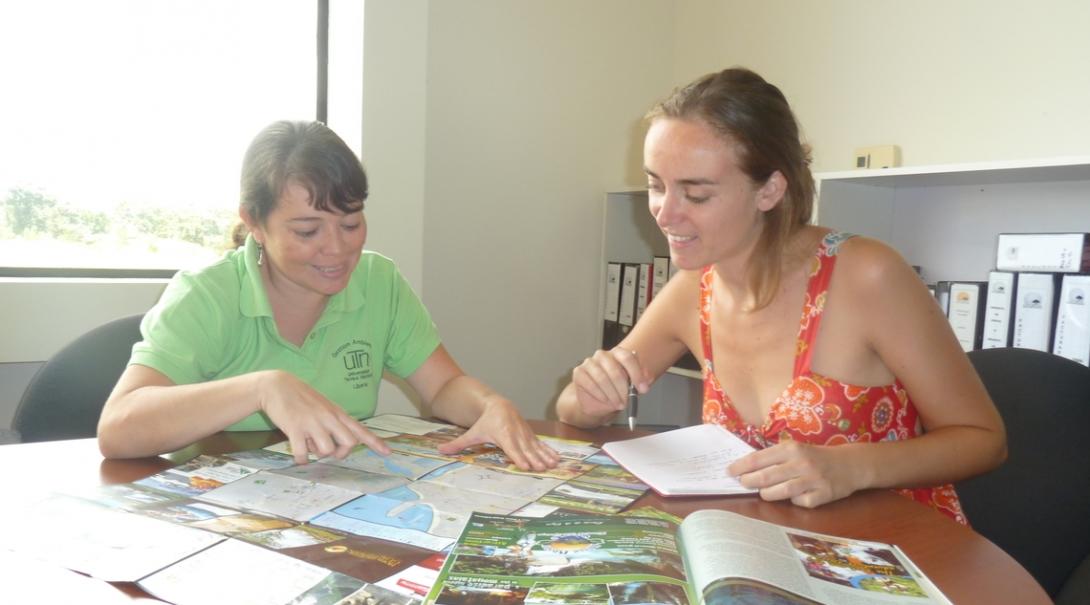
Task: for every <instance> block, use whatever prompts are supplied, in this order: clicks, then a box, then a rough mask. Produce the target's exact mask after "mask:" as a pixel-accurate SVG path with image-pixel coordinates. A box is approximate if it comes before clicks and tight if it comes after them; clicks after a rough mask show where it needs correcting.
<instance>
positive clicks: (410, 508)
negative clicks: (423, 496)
mask: <svg viewBox="0 0 1090 605" xmlns="http://www.w3.org/2000/svg"><path fill="white" fill-rule="evenodd" d="M396 489H398V490H400V489H405V488H396ZM413 496H414V497H413V498H411V500H416V499H418V496H416V495H415V494H413ZM333 512H336V513H339V514H341V515H344V516H346V517H352V518H353V519H360V520H363V521H370V522H371V523H378V524H380V525H389V526H391V527H402V528H405V529H415V530H419V531H424V532H426V531H427V530H428V529H430V528H431V523H432V516H433V515H432V510H431V507H430V506H426V505H422V504H408V503H406V502H403V501H401V500H395V499H393V498H384V497H382V496H377V495H374V494H368V495H366V496H363V497H362V498H356V499H355V500H352V501H351V502H349V503H347V504H342V505H341V506H338V507H337V508H335V509H333Z"/></svg>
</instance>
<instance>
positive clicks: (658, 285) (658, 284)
mask: <svg viewBox="0 0 1090 605" xmlns="http://www.w3.org/2000/svg"><path fill="white" fill-rule="evenodd" d="M651 264H652V265H653V267H654V270H653V271H652V273H653V275H652V276H651V277H652V281H651V300H654V299H655V297H656V296H658V294H659V291H660V290H662V287H663V286H665V285H666V280H668V279H670V257H669V256H656V257H654V259H653V260H652V262H651Z"/></svg>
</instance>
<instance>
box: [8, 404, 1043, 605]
mask: <svg viewBox="0 0 1090 605" xmlns="http://www.w3.org/2000/svg"><path fill="white" fill-rule="evenodd" d="M531 424H532V425H533V426H534V429H535V430H536V431H537V432H538V433H539V434H542V435H554V436H557V437H561V438H567V439H578V440H584V441H594V442H597V443H602V442H605V441H611V440H620V439H627V438H630V437H632V436H634V435H635V434H634V433H631V432H629V431H628V430H627V429H626V428H622V427H605V428H601V429H596V430H594V431H583V430H580V429H576V428H574V427H571V426H568V425H565V424H562V423H559V422H552V421H544V420H535V421H532V422H531ZM636 434H638V433H636ZM283 439H284V438H283V435H281V434H280V433H279V432H277V431H268V432H252V433H218V434H216V435H213V436H212V437H209V438H207V439H203V440H201V441H200V442H198V443H196V444H194V445H192V446H190V447H187V448H185V449H182V450H179V451H177V452H174V453H171V454H168V455H165V456H161V457H153V458H139V459H132V460H104V459H103V458H102V455H101V454H100V453H99V451H98V445H97V442H96V441H95V440H94V439H77V440H71V441H54V442H46V443H30V444H18V445H5V446H0V469H2V472H3V476H4V478H5V480H6V482H7V485H8V486H9V488H7V489H5V490H4V491H5V492H7V491H8V489H20V490H23V489H35V490H47V489H63V488H79V487H87V486H94V485H100V484H111V483H128V482H131V481H135V480H137V479H141V478H143V477H146V476H148V475H152V474H154V473H156V472H159V471H161V470H164V469H166V468H170V467H172V466H175V465H177V464H181V463H182V462H185V461H187V460H189V459H190V458H193V457H194V456H197V455H198V454H216V453H224V452H231V451H240V450H247V449H254V448H259V447H263V446H265V445H268V444H271V443H276V442H278V441H282V440H283ZM63 491H67V490H63ZM645 505H650V506H654V507H656V508H659V509H662V510H665V511H667V512H670V513H673V514H675V515H677V516H682V517H683V516H685V515H687V514H689V513H691V512H693V511H695V510H699V509H704V508H718V509H723V510H729V511H733V512H736V513H740V514H743V515H746V516H749V517H753V518H756V519H762V520H765V521H771V522H773V523H778V524H781V525H785V526H789V527H795V528H799V529H806V530H810V531H816V532H821V533H827V534H834V535H839V536H846V537H850V538H857V539H862V540H874V541H879V542H887V543H891V544H896V545H898V546H899V547H901V549H902V550H903V551H904V552H905V554H907V555H908V556H909V557H910V558H911V559H912V560H913V561H914V562H915V563H916V564H917V565H918V566H919V567H920V569H921V570H923V572H924V573H925V574H927V575H928V576H929V577H930V578H931V579H932V581H934V582H935V584H936V585H937V586H938V587H939V588H940V589H941V590H942V591H943V592H944V593H945V594H946V595H947V597H949V598H950V600H951V601H953V602H954V603H958V604H960V603H988V604H992V605H1002V604H1005V603H1010V604H1012V605H1014V604H1017V605H1033V604H1036V603H1040V604H1048V603H1051V600H1050V599H1049V598H1048V595H1046V594H1045V592H1044V590H1043V589H1042V588H1041V587H1040V586H1039V585H1038V584H1037V582H1036V581H1034V579H1033V577H1032V576H1030V574H1029V573H1028V572H1027V571H1026V570H1025V569H1023V568H1022V566H1020V565H1019V564H1018V563H1017V562H1016V561H1015V560H1014V559H1012V558H1011V557H1010V556H1009V555H1007V554H1006V553H1004V552H1003V551H1002V550H1000V549H999V548H998V547H997V546H995V545H994V544H992V543H991V542H989V541H988V540H987V539H985V538H984V537H982V536H980V535H979V534H977V533H976V532H974V531H972V530H971V529H970V528H967V527H964V526H962V525H959V524H958V523H955V522H954V521H952V520H950V519H949V518H947V517H945V516H944V515H942V514H940V513H938V512H936V511H934V510H932V509H930V508H928V507H926V506H922V505H920V504H918V503H916V502H913V501H911V500H909V499H907V498H904V497H902V496H899V495H897V494H895V493H893V492H891V491H888V490H875V491H868V492H861V493H857V494H854V495H852V496H850V497H848V498H845V499H844V500H841V501H838V502H833V503H831V504H826V505H824V506H821V507H819V508H816V509H806V508H802V507H799V506H794V505H792V504H790V503H783V502H764V501H762V500H761V499H760V498H758V497H756V496H729V497H706V496H705V497H669V498H664V497H661V496H659V495H657V494H655V493H653V492H650V491H649V492H648V493H647V494H645V495H644V496H643V497H642V498H640V499H639V500H637V501H636V502H635V503H634V504H633V506H645ZM971 521H972V519H970V522H971ZM115 589H116V590H117V592H118V594H120V595H122V596H123V597H125V598H127V599H133V600H137V601H139V600H143V599H147V600H148V601H151V602H154V599H150V598H149V597H147V596H146V595H145V594H144V593H143V592H142V591H141V590H140V589H139V588H137V587H136V586H134V585H116V586H115Z"/></svg>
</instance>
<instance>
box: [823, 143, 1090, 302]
mask: <svg viewBox="0 0 1090 605" xmlns="http://www.w3.org/2000/svg"><path fill="white" fill-rule="evenodd" d="M814 177H815V180H816V181H817V187H818V200H817V204H816V205H815V208H814V222H815V223H817V224H820V225H827V226H830V227H835V228H837V229H840V230H843V231H850V232H852V233H858V234H860V235H867V236H870V237H874V238H876V239H880V240H882V241H884V242H886V243H888V244H890V245H891V246H893V247H894V248H896V249H897V250H898V251H899V252H900V253H901V254H902V255H903V256H904V257H905V259H906V260H907V261H908V262H909V263H910V264H913V265H919V266H920V267H921V269H922V272H923V278H924V280H925V281H927V282H928V283H934V282H935V281H939V280H986V279H987V277H988V271H990V270H992V268H993V267H994V266H995V249H996V237H997V235H998V234H999V233H1003V232H1033V231H1046V232H1047V231H1086V232H1090V156H1082V157H1065V158H1053V159H1042V160H1019V161H1009V162H986V163H975V164H954V165H937V166H911V167H900V168H886V169H881V170H851V171H844V172H824V173H817V174H815V175H814Z"/></svg>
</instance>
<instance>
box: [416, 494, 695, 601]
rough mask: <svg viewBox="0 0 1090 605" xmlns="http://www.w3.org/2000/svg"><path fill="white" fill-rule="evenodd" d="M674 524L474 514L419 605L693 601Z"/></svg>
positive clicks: (636, 519)
mask: <svg viewBox="0 0 1090 605" xmlns="http://www.w3.org/2000/svg"><path fill="white" fill-rule="evenodd" d="M676 530H677V525H675V524H674V523H671V522H669V521H665V520H662V519H653V518H646V517H620V516H608V517H565V518H558V519H535V518H528V517H514V516H507V515H489V514H484V513H474V514H473V516H472V517H471V518H470V520H469V523H467V524H466V528H465V531H463V533H462V535H461V537H460V538H459V540H458V542H457V544H456V545H455V547H454V548H453V550H452V551H451V553H450V554H449V555H448V556H447V560H446V562H445V564H444V565H443V569H442V570H441V571H440V572H439V576H438V577H437V578H436V581H435V583H434V586H432V588H431V591H430V592H429V593H428V596H427V597H426V598H425V599H424V603H425V605H432V604H441V605H477V604H480V603H488V604H489V605H521V604H523V603H526V604H529V605H534V604H538V605H546V604H548V605H564V604H572V605H576V604H578V605H635V604H637V603H658V604H665V605H690V604H691V603H692V604H693V605H695V601H693V600H691V594H690V592H689V588H688V585H687V584H686V582H685V573H684V570H683V564H682V557H681V555H680V553H679V552H678V548H677V541H676Z"/></svg>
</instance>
